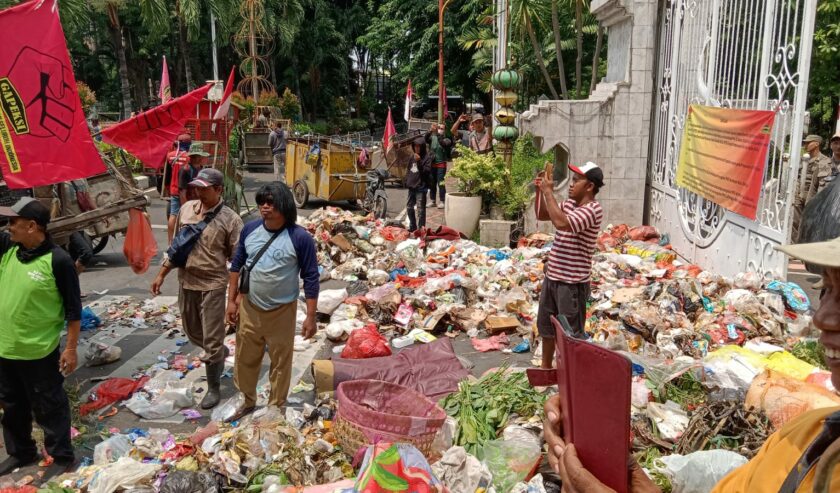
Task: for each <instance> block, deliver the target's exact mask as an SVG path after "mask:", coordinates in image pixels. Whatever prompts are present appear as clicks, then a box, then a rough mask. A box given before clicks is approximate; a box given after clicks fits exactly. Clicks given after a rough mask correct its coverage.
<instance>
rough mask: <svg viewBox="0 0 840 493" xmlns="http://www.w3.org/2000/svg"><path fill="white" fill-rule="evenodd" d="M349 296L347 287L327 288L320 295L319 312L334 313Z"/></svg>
mask: <svg viewBox="0 0 840 493" xmlns="http://www.w3.org/2000/svg"><path fill="white" fill-rule="evenodd" d="M346 298H347V290H346V289H327V290H326V291H321V294H319V295H318V313H323V314H325V315H332V313H333V312H334V311H335V309H336V308H338V306H339V305H340V304H341V303H343V302H344V300H345V299H346Z"/></svg>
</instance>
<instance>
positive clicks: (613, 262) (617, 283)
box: [305, 209, 840, 476]
mask: <svg viewBox="0 0 840 493" xmlns="http://www.w3.org/2000/svg"><path fill="white" fill-rule="evenodd" d="M305 225H306V226H307V227H308V229H309V230H310V231H311V232H312V233H313V234H314V235H315V237H316V239H317V243H318V256H319V264H320V265H321V266H322V267H323V269H322V272H321V274H322V279H329V278H332V279H337V280H341V281H345V282H346V283H348V286H347V288H346V290H333V291H327V292H326V293H324V294H325V295H326V300H322V301H323V303H321V304H319V311H320V312H322V313H323V314H325V315H331V317H330V318H329V323H328V324H327V327H326V330H327V335H328V337H329V338H330V339H332V340H334V341H347V345H346V346H345V347H344V348H341V347H340V351H337V353H341V354H342V357H344V358H346V357H362V358H366V357H377V356H388V355H390V354H391V352H392V349H391V347H393V348H394V350H397V349H399V348H402V347H405V346H409V345H412V344H415V343H417V342H421V343H422V342H425V341H427V340H429V339H430V338H434V337H435V336H440V335H450V336H453V335H456V334H459V333H467V334H468V335H469V337H471V338H472V340H473V345H474V347H475V348H476V349H477V350H496V349H506V350H507V351H511V350H512V347H511V346H513V344H511V341H510V338H509V337H508V336H507V335H506V334H508V333H513V334H518V335H520V336H523V342H522V343H520V344H518V345H517V346H519V347H520V350H521V349H524V350H525V351H532V352H533V353H534V356H535V357H537V356H539V355H540V351H541V348H540V347H539V341H538V340H537V337H536V334H535V330H534V323H535V320H536V313H537V309H538V293H539V288H540V285H541V281H542V277H543V274H542V270H543V262H544V261H545V258H546V256H547V254H548V252H549V251H550V247H551V241H552V240H553V238H552V237H550V236H547V235H542V234H536V235H533V236H531V237H529V238H524V239H523V240H521V241H520V243H519V245H518V248H515V249H509V248H503V249H489V248H486V247H482V246H480V245H477V244H475V243H474V242H471V241H468V240H465V239H457V238H455V239H451V238H444V239H442V240H438V239H436V238H438V237H441V236H442V235H441V233H442V232H441V231H436V232H431V231H423V232H422V233H421V234H420V235H412V236H409V233H408V232H407V231H405V230H404V229H402V228H399V227H395V226H392V225H388V224H385V223H383V222H381V221H372V220H370V219H369V218H365V217H361V216H357V215H354V214H352V213H346V212H343V211H339V210H336V209H324V210H321V211H318V212H316V213H315V214H313V215H312V216H311V217H310V218H309V220H308V221H307V222H306V223H305ZM443 233H444V234H445V233H447V232H446V231H443ZM668 243H669V241H668V238H667V235H661V234H660V233H659V232H658V231H657V230H656V229H655V228H653V227H650V226H640V227H634V228H631V227H628V226H627V225H616V226H611V227H609V228H608V229H607V230H606V231H604V232H603V233H602V234H601V235H599V238H598V249H599V252H598V253H597V254H596V255H595V257H594V258H593V276H592V296H591V299H590V305H589V309H588V319H587V323H586V332H587V334H588V335H589V337H590V338H591V340H592V341H593V342H595V343H597V344H601V345H603V346H605V347H608V348H610V349H613V350H616V351H619V352H622V353H624V354H625V355H626V356H627V357H628V358H629V359H631V361H632V362H633V369H634V380H633V429H634V437H635V443H634V448H635V450H636V451H637V456H638V458H640V459H643V461H644V459H645V458H648V459H650V457H656V458H657V460H656V461H653V460H647V461H646V463H649V464H648V465H649V466H650V469H651V470H652V471H654V470H656V467H655V466H654V463H655V464H656V465H658V467H659V468H660V469H661V468H662V467H663V466H662V464H663V462H662V461H661V460H659V457H661V456H668V455H670V454H675V453H679V454H690V453H692V452H696V451H699V450H706V449H725V450H729V451H732V452H733V453H736V454H737V455H738V456H740V457H743V458H744V459H746V458H749V457H751V456H752V455H754V454H755V452H756V451H757V449H758V447H760V445H761V444H762V443H763V442H764V440H765V439H766V437H767V436H768V435H769V434H770V433H771V432H772V431H773V430H775V429H777V428H778V427H779V426H781V425H783V424H784V423H785V422H787V421H788V420H790V419H792V418H793V417H795V416H797V415H799V414H800V413H801V412H804V411H807V410H810V409H814V408H817V407H826V406H831V405H840V398H838V397H837V395H836V394H835V393H834V392H833V390H834V389H833V387H832V386H831V382H830V378H829V376H830V373H829V372H828V371H826V370H827V368H826V367H825V363H824V360H823V359H822V355H821V354H820V349H819V344H818V343H817V342H816V341H815V340H814V339H813V337H815V336H816V335H817V334H816V333H815V329H814V328H813V327H812V324H811V315H812V310H811V307H810V303H809V300H808V297H807V296H806V295H805V293H804V291H803V290H802V289H801V287H799V286H797V285H796V284H794V283H790V282H785V281H782V280H777V279H765V278H763V277H762V276H760V275H758V274H756V273H753V272H745V273H741V274H738V275H737V276H735V277H734V278H731V279H730V278H725V277H723V276H720V275H718V274H716V273H714V272H710V271H705V270H703V269H702V268H700V267H699V266H696V265H692V264H690V263H687V262H684V261H682V260H680V258H679V257H678V255H677V254H676V252H674V250H672V249H671V247H670V245H669V244H668ZM357 331H359V332H358V333H359V337H358V339H360V340H361V341H362V342H365V344H364V345H362V347H365V348H367V349H368V350H369V352H364V351H362V352H361V353H360V352H359V351H358V348H359V347H360V345H359V344H357V343H356V341H354V339H356V338H354V337H353V335H354V334H356V332H357ZM362 334H364V335H362ZM389 342H390V346H391V347H389ZM351 346H352V347H351ZM781 396H785V399H781V398H780V397H781ZM730 458H731V457H730ZM665 462H667V461H665ZM730 462H731V461H730ZM666 476H667V474H666Z"/></svg>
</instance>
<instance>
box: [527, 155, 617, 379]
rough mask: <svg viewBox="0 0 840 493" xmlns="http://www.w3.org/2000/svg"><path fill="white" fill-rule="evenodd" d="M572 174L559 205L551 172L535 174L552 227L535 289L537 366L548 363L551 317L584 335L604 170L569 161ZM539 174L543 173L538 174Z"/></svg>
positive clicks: (551, 349)
mask: <svg viewBox="0 0 840 493" xmlns="http://www.w3.org/2000/svg"><path fill="white" fill-rule="evenodd" d="M569 170H571V171H572V179H571V180H570V184H569V199H568V200H566V201H564V202H563V203H562V204H560V203H558V202H557V199H555V198H554V181H553V180H552V177H551V176H540V178H538V179H537V183H536V184H537V186H538V187H539V188H540V190H541V191H542V193H543V197H545V206H546V209H547V210H548V214H549V217H550V218H551V223H552V224H553V225H554V227H555V228H557V232H556V233H555V235H554V246H553V247H552V248H551V252H549V254H548V261H547V262H546V264H545V279H544V280H543V284H542V291H541V292H540V305H539V311H538V312H537V329H538V330H539V333H540V336H541V337H542V341H543V351H542V367H543V368H551V367H552V365H553V363H554V344H555V336H556V334H555V333H554V326H553V325H552V323H551V317H552V316H553V317H557V316H559V315H564V316H565V317H566V319H567V320H568V321H569V326H570V327H571V329H572V333H571V334H569V335H571V336H573V337H577V338H579V339H582V338H584V337H586V333H585V332H584V330H583V329H584V325H585V323H586V301H587V299H588V298H589V276H590V274H591V271H592V253H593V252H594V250H595V240H596V239H597V237H598V232H599V230H600V229H601V221H602V219H603V217H604V212H603V209H601V204H599V203H598V201H597V200H595V195H597V194H598V191H599V190H600V189H601V187H602V186H604V173H603V171H602V170H601V168H600V167H598V165H597V164H595V163H593V162H591V161H590V162H587V163H586V164H584V165H582V166H573V165H571V164H570V165H569ZM543 175H544V174H543Z"/></svg>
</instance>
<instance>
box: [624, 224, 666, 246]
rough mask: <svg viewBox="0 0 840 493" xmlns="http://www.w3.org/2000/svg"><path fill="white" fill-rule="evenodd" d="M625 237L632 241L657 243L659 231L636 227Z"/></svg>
mask: <svg viewBox="0 0 840 493" xmlns="http://www.w3.org/2000/svg"><path fill="white" fill-rule="evenodd" d="M627 236H628V238H629V239H630V240H633V241H655V242H658V241H659V231H657V230H656V228H655V227H653V226H636V227H635V228H631V229H630V231H628V232H627Z"/></svg>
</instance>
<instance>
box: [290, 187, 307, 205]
mask: <svg viewBox="0 0 840 493" xmlns="http://www.w3.org/2000/svg"><path fill="white" fill-rule="evenodd" d="M292 195H294V197H295V205H296V206H297V207H298V208H303V207H304V206H306V203H307V202H309V187H307V186H306V182H305V181H303V180H298V181H296V182H295V184H294V185H293V186H292Z"/></svg>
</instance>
